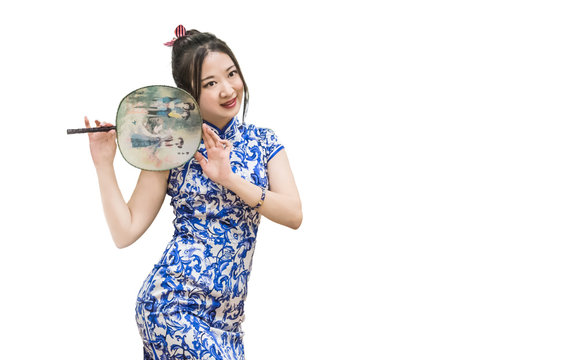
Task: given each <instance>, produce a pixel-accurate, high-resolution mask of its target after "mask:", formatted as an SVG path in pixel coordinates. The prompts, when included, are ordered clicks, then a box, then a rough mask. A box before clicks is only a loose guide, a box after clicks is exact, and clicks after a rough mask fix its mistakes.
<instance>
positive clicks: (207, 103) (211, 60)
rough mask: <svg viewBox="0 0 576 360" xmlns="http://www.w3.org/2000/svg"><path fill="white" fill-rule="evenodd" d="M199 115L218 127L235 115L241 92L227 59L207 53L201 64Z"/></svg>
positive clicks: (240, 100)
mask: <svg viewBox="0 0 576 360" xmlns="http://www.w3.org/2000/svg"><path fill="white" fill-rule="evenodd" d="M200 79H201V81H200V86H201V90H200V99H199V101H198V105H199V106H200V114H201V115H202V118H203V119H204V120H206V121H208V122H210V123H212V124H214V125H216V126H218V127H223V126H225V125H226V124H227V123H228V121H230V119H232V118H233V117H234V116H236V115H237V114H238V111H240V105H241V102H242V95H243V93H244V84H243V82H242V78H241V77H240V74H239V73H238V70H237V69H236V66H235V65H234V62H233V61H232V59H231V58H230V56H228V55H226V54H224V53H221V52H210V53H208V54H207V55H206V57H205V58H204V63H203V64H202V76H201V77H200Z"/></svg>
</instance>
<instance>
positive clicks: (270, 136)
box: [264, 129, 284, 161]
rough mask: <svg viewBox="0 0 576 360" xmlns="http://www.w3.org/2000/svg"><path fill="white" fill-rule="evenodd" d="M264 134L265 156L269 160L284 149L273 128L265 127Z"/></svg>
mask: <svg viewBox="0 0 576 360" xmlns="http://www.w3.org/2000/svg"><path fill="white" fill-rule="evenodd" d="M264 135H265V137H266V138H265V139H264V144H265V146H266V148H265V153H266V158H267V161H270V160H272V158H273V157H274V156H276V154H278V153H279V152H280V150H282V149H284V145H282V144H280V141H279V140H278V136H276V133H275V132H274V131H273V130H270V129H265V131H264Z"/></svg>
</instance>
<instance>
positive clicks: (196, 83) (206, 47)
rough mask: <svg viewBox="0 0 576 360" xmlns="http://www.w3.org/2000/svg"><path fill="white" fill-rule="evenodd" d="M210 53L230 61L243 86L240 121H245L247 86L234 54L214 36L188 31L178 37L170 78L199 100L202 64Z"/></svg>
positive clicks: (173, 46) (175, 42)
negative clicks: (221, 55) (224, 55)
mask: <svg viewBox="0 0 576 360" xmlns="http://www.w3.org/2000/svg"><path fill="white" fill-rule="evenodd" d="M211 52H221V53H224V54H226V55H228V56H230V59H232V62H234V65H235V66H236V70H238V74H239V75H240V79H242V84H243V85H244V101H243V102H242V109H243V110H242V119H243V120H244V119H246V113H247V112H248V99H249V96H248V86H247V85H246V81H245V80H244V76H243V75H242V70H241V69H240V65H239V64H238V60H236V57H235V56H234V53H233V52H232V50H230V48H229V47H228V45H226V43H225V42H224V41H222V40H220V39H218V38H217V37H216V36H215V35H214V34H211V33H208V32H200V31H198V30H188V31H186V35H184V36H182V37H179V38H178V39H176V40H175V41H174V44H173V45H172V77H173V78H174V82H175V83H176V86H177V87H179V88H180V89H183V90H186V91H188V92H189V93H190V94H191V95H192V97H194V99H196V101H199V99H200V92H201V90H202V86H201V81H200V80H201V77H202V64H203V63H204V59H205V58H206V55H208V54H209V53H211Z"/></svg>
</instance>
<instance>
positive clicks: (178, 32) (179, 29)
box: [164, 25, 186, 46]
mask: <svg viewBox="0 0 576 360" xmlns="http://www.w3.org/2000/svg"><path fill="white" fill-rule="evenodd" d="M174 34H176V37H175V38H173V39H172V40H171V41H168V42H166V43H164V45H166V46H172V45H174V41H176V40H177V39H178V38H181V37H182V36H184V35H186V29H185V28H184V26H182V25H178V26H177V27H176V30H174Z"/></svg>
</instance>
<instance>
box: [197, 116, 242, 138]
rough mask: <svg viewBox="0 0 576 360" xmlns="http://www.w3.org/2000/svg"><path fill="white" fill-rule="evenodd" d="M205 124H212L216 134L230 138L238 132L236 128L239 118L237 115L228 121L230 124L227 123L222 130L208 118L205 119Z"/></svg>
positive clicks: (211, 126)
mask: <svg viewBox="0 0 576 360" xmlns="http://www.w3.org/2000/svg"><path fill="white" fill-rule="evenodd" d="M204 124H206V125H208V126H210V128H212V129H213V130H214V131H216V134H218V136H220V138H221V139H229V138H231V137H233V136H234V134H235V133H236V130H237V129H238V119H237V118H236V117H233V118H232V119H231V120H230V121H228V124H226V126H224V128H223V129H222V130H220V128H219V127H218V126H216V125H214V124H212V123H210V122H208V121H206V120H204Z"/></svg>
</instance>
